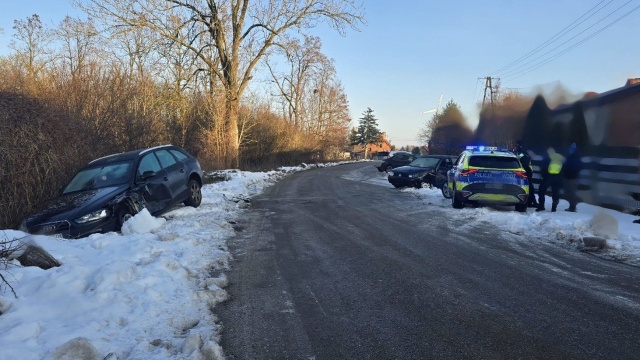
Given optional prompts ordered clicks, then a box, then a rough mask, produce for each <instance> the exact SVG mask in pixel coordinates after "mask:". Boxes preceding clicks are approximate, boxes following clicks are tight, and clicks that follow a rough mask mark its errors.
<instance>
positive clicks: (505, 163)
mask: <svg viewBox="0 0 640 360" xmlns="http://www.w3.org/2000/svg"><path fill="white" fill-rule="evenodd" d="M469 166H473V167H481V168H493V169H517V168H519V167H520V163H519V162H518V159H516V158H515V157H511V156H490V155H473V156H471V157H470V158H469Z"/></svg>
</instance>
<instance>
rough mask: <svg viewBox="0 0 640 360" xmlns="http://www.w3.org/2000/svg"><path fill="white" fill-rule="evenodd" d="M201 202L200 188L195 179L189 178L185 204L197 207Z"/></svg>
mask: <svg viewBox="0 0 640 360" xmlns="http://www.w3.org/2000/svg"><path fill="white" fill-rule="evenodd" d="M201 202H202V188H201V187H200V183H199V182H197V181H196V180H189V197H188V198H187V200H185V201H184V204H185V205H187V206H192V207H198V206H200V203H201Z"/></svg>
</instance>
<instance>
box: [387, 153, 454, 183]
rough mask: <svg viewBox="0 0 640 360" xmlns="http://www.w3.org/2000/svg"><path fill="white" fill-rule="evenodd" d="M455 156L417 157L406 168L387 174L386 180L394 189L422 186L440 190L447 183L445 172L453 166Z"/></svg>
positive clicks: (402, 167)
mask: <svg viewBox="0 0 640 360" xmlns="http://www.w3.org/2000/svg"><path fill="white" fill-rule="evenodd" d="M455 159H456V157H455V156H448V155H425V156H419V157H417V158H416V159H415V160H413V161H412V162H411V163H410V164H409V165H407V166H401V167H398V168H395V169H393V170H392V171H391V172H389V176H388V177H387V179H388V180H389V182H390V183H391V185H393V186H395V187H396V188H400V187H409V186H410V187H416V188H421V187H422V185H423V184H427V185H429V186H431V187H436V188H439V189H440V188H442V186H443V184H446V182H447V171H449V169H451V167H452V166H453V162H454V161H455Z"/></svg>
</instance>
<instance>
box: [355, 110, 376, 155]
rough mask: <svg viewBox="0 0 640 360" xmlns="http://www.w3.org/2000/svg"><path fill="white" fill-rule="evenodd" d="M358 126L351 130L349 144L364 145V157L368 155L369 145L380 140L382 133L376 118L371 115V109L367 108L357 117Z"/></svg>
mask: <svg viewBox="0 0 640 360" xmlns="http://www.w3.org/2000/svg"><path fill="white" fill-rule="evenodd" d="M358 120H359V122H358V127H357V128H355V129H353V130H352V131H351V139H350V140H351V145H361V146H363V147H364V157H365V158H367V157H368V156H369V154H368V152H369V145H371V144H375V143H378V142H380V141H381V138H382V133H381V132H380V129H379V128H378V119H376V117H375V116H374V115H373V110H371V108H367V110H365V112H363V113H362V117H361V118H360V119H358Z"/></svg>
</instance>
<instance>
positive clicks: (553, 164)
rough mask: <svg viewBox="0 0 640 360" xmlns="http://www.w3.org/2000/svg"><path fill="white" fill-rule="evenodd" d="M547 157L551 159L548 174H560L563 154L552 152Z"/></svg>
mask: <svg viewBox="0 0 640 360" xmlns="http://www.w3.org/2000/svg"><path fill="white" fill-rule="evenodd" d="M549 159H550V160H551V161H550V162H549V168H548V170H549V174H551V175H557V174H560V171H562V164H564V156H562V155H560V154H558V153H553V154H550V155H549Z"/></svg>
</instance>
